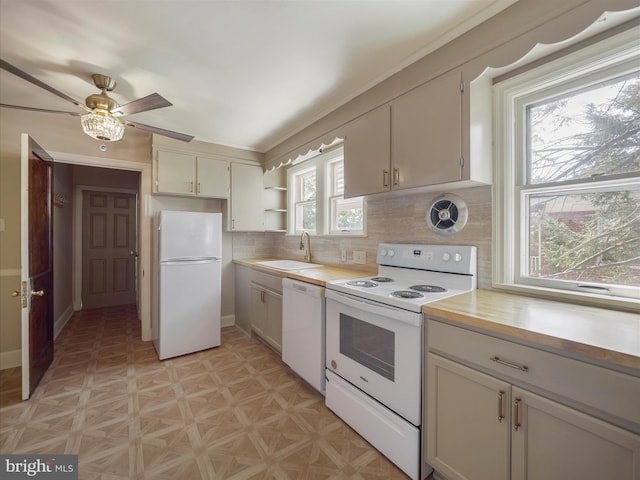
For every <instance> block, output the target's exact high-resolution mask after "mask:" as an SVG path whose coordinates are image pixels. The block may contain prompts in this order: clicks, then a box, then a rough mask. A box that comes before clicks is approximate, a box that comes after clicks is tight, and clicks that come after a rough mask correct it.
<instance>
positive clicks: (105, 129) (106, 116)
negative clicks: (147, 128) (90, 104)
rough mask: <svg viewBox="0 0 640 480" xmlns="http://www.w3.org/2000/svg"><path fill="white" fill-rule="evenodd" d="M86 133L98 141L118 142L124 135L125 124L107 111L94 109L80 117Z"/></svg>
mask: <svg viewBox="0 0 640 480" xmlns="http://www.w3.org/2000/svg"><path fill="white" fill-rule="evenodd" d="M80 123H81V124H82V130H83V131H84V133H86V134H87V135H89V136H90V137H93V138H95V139H96V140H102V141H104V142H117V141H118V140H120V139H121V138H122V136H123V135H124V123H122V122H121V121H120V119H119V118H118V117H116V116H115V115H113V114H111V113H110V112H108V111H107V110H101V109H98V108H96V109H94V110H92V111H91V112H89V113H85V114H84V115H82V116H80Z"/></svg>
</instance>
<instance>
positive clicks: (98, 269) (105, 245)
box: [82, 191, 137, 308]
mask: <svg viewBox="0 0 640 480" xmlns="http://www.w3.org/2000/svg"><path fill="white" fill-rule="evenodd" d="M136 211H137V209H136V196H135V195H133V194H127V193H114V192H97V191H96V192H94V191H85V192H84V194H83V198H82V308H99V307H108V306H114V305H126V304H132V303H135V302H136V290H135V283H136V282H135V250H136ZM132 252H133V253H132Z"/></svg>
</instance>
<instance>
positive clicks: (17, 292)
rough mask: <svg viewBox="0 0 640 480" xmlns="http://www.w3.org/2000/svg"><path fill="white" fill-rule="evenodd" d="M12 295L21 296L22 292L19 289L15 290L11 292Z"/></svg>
mask: <svg viewBox="0 0 640 480" xmlns="http://www.w3.org/2000/svg"><path fill="white" fill-rule="evenodd" d="M11 296H12V297H19V296H20V292H19V291H17V290H14V291H13V292H11Z"/></svg>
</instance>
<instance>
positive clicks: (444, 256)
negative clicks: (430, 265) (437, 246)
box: [442, 252, 451, 262]
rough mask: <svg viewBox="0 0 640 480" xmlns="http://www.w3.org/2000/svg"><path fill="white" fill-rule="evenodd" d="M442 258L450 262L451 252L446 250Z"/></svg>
mask: <svg viewBox="0 0 640 480" xmlns="http://www.w3.org/2000/svg"><path fill="white" fill-rule="evenodd" d="M442 260H444V261H445V262H448V261H449V260H451V254H450V253H448V252H444V253H443V254H442Z"/></svg>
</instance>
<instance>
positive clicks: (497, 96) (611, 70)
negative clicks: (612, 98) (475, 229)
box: [492, 27, 640, 308]
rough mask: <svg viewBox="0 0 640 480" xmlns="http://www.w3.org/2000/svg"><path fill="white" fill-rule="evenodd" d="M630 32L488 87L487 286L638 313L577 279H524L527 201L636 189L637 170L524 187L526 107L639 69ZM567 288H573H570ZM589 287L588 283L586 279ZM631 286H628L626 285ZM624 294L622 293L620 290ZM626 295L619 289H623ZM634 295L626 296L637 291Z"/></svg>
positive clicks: (638, 45) (632, 303) (626, 300)
mask: <svg viewBox="0 0 640 480" xmlns="http://www.w3.org/2000/svg"><path fill="white" fill-rule="evenodd" d="M639 30H640V28H638V27H634V28H632V29H630V30H628V31H626V32H623V33H621V34H618V35H615V36H611V37H609V38H607V39H605V40H603V41H601V42H598V43H596V44H593V45H589V46H587V47H584V48H582V49H580V50H577V51H574V52H572V53H569V54H568V55H565V56H563V57H560V58H557V59H555V60H553V61H550V62H548V63H545V64H542V65H540V66H537V67H535V68H532V69H530V70H528V71H525V72H523V73H520V74H518V75H516V76H513V77H510V78H507V79H505V80H502V81H500V82H497V83H495V84H494V86H493V97H494V99H493V102H494V113H495V123H494V129H493V130H494V135H495V188H494V198H493V215H494V230H493V255H492V257H493V260H492V264H493V286H494V287H495V288H499V289H506V290H512V291H515V292H518V293H525V294H539V295H544V296H550V297H558V298H561V299H564V300H570V301H580V302H581V303H589V304H594V305H598V306H613V307H617V308H634V307H635V308H637V305H640V289H638V298H635V297H627V296H619V294H620V291H619V289H613V291H611V292H608V293H593V292H585V291H584V290H583V289H580V288H578V287H577V284H578V283H580V282H577V281H573V282H572V281H567V280H556V279H543V278H536V277H531V276H528V275H524V270H523V269H524V268H525V267H526V266H527V265H528V260H527V259H526V258H525V254H526V256H527V257H528V250H525V251H524V253H523V248H526V247H527V246H528V245H529V244H528V240H527V237H528V233H529V232H528V223H529V222H528V209H527V198H528V197H530V196H532V195H535V194H541V193H547V192H554V193H559V192H561V193H565V194H568V195H570V194H574V193H580V192H585V191H590V190H591V189H605V188H624V187H625V186H629V185H633V186H637V185H638V182H640V173H638V172H635V173H630V174H618V175H607V176H603V177H597V178H588V179H577V180H568V181H562V182H552V183H538V184H535V183H531V184H528V183H527V178H526V175H527V164H526V162H527V151H526V148H527V146H526V106H527V105H531V104H532V103H535V102H540V101H542V100H544V99H545V98H553V97H554V96H557V95H558V94H562V93H568V92H570V91H573V90H575V89H576V88H577V87H583V88H584V87H588V86H590V85H595V84H598V83H599V82H602V81H603V80H607V79H610V78H615V77H619V76H621V75H623V74H624V73H628V72H630V71H632V70H637V69H638V66H637V65H638V61H639V60H640V54H639V53H638V51H640V40H639V37H640V36H639V35H638V31H639ZM571 283H573V284H575V285H571ZM585 283H590V284H593V282H585ZM629 288H634V287H629ZM624 290H628V289H627V287H624ZM623 293H624V292H623ZM635 293H636V292H635V291H633V292H631V294H632V295H633V294H635Z"/></svg>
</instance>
